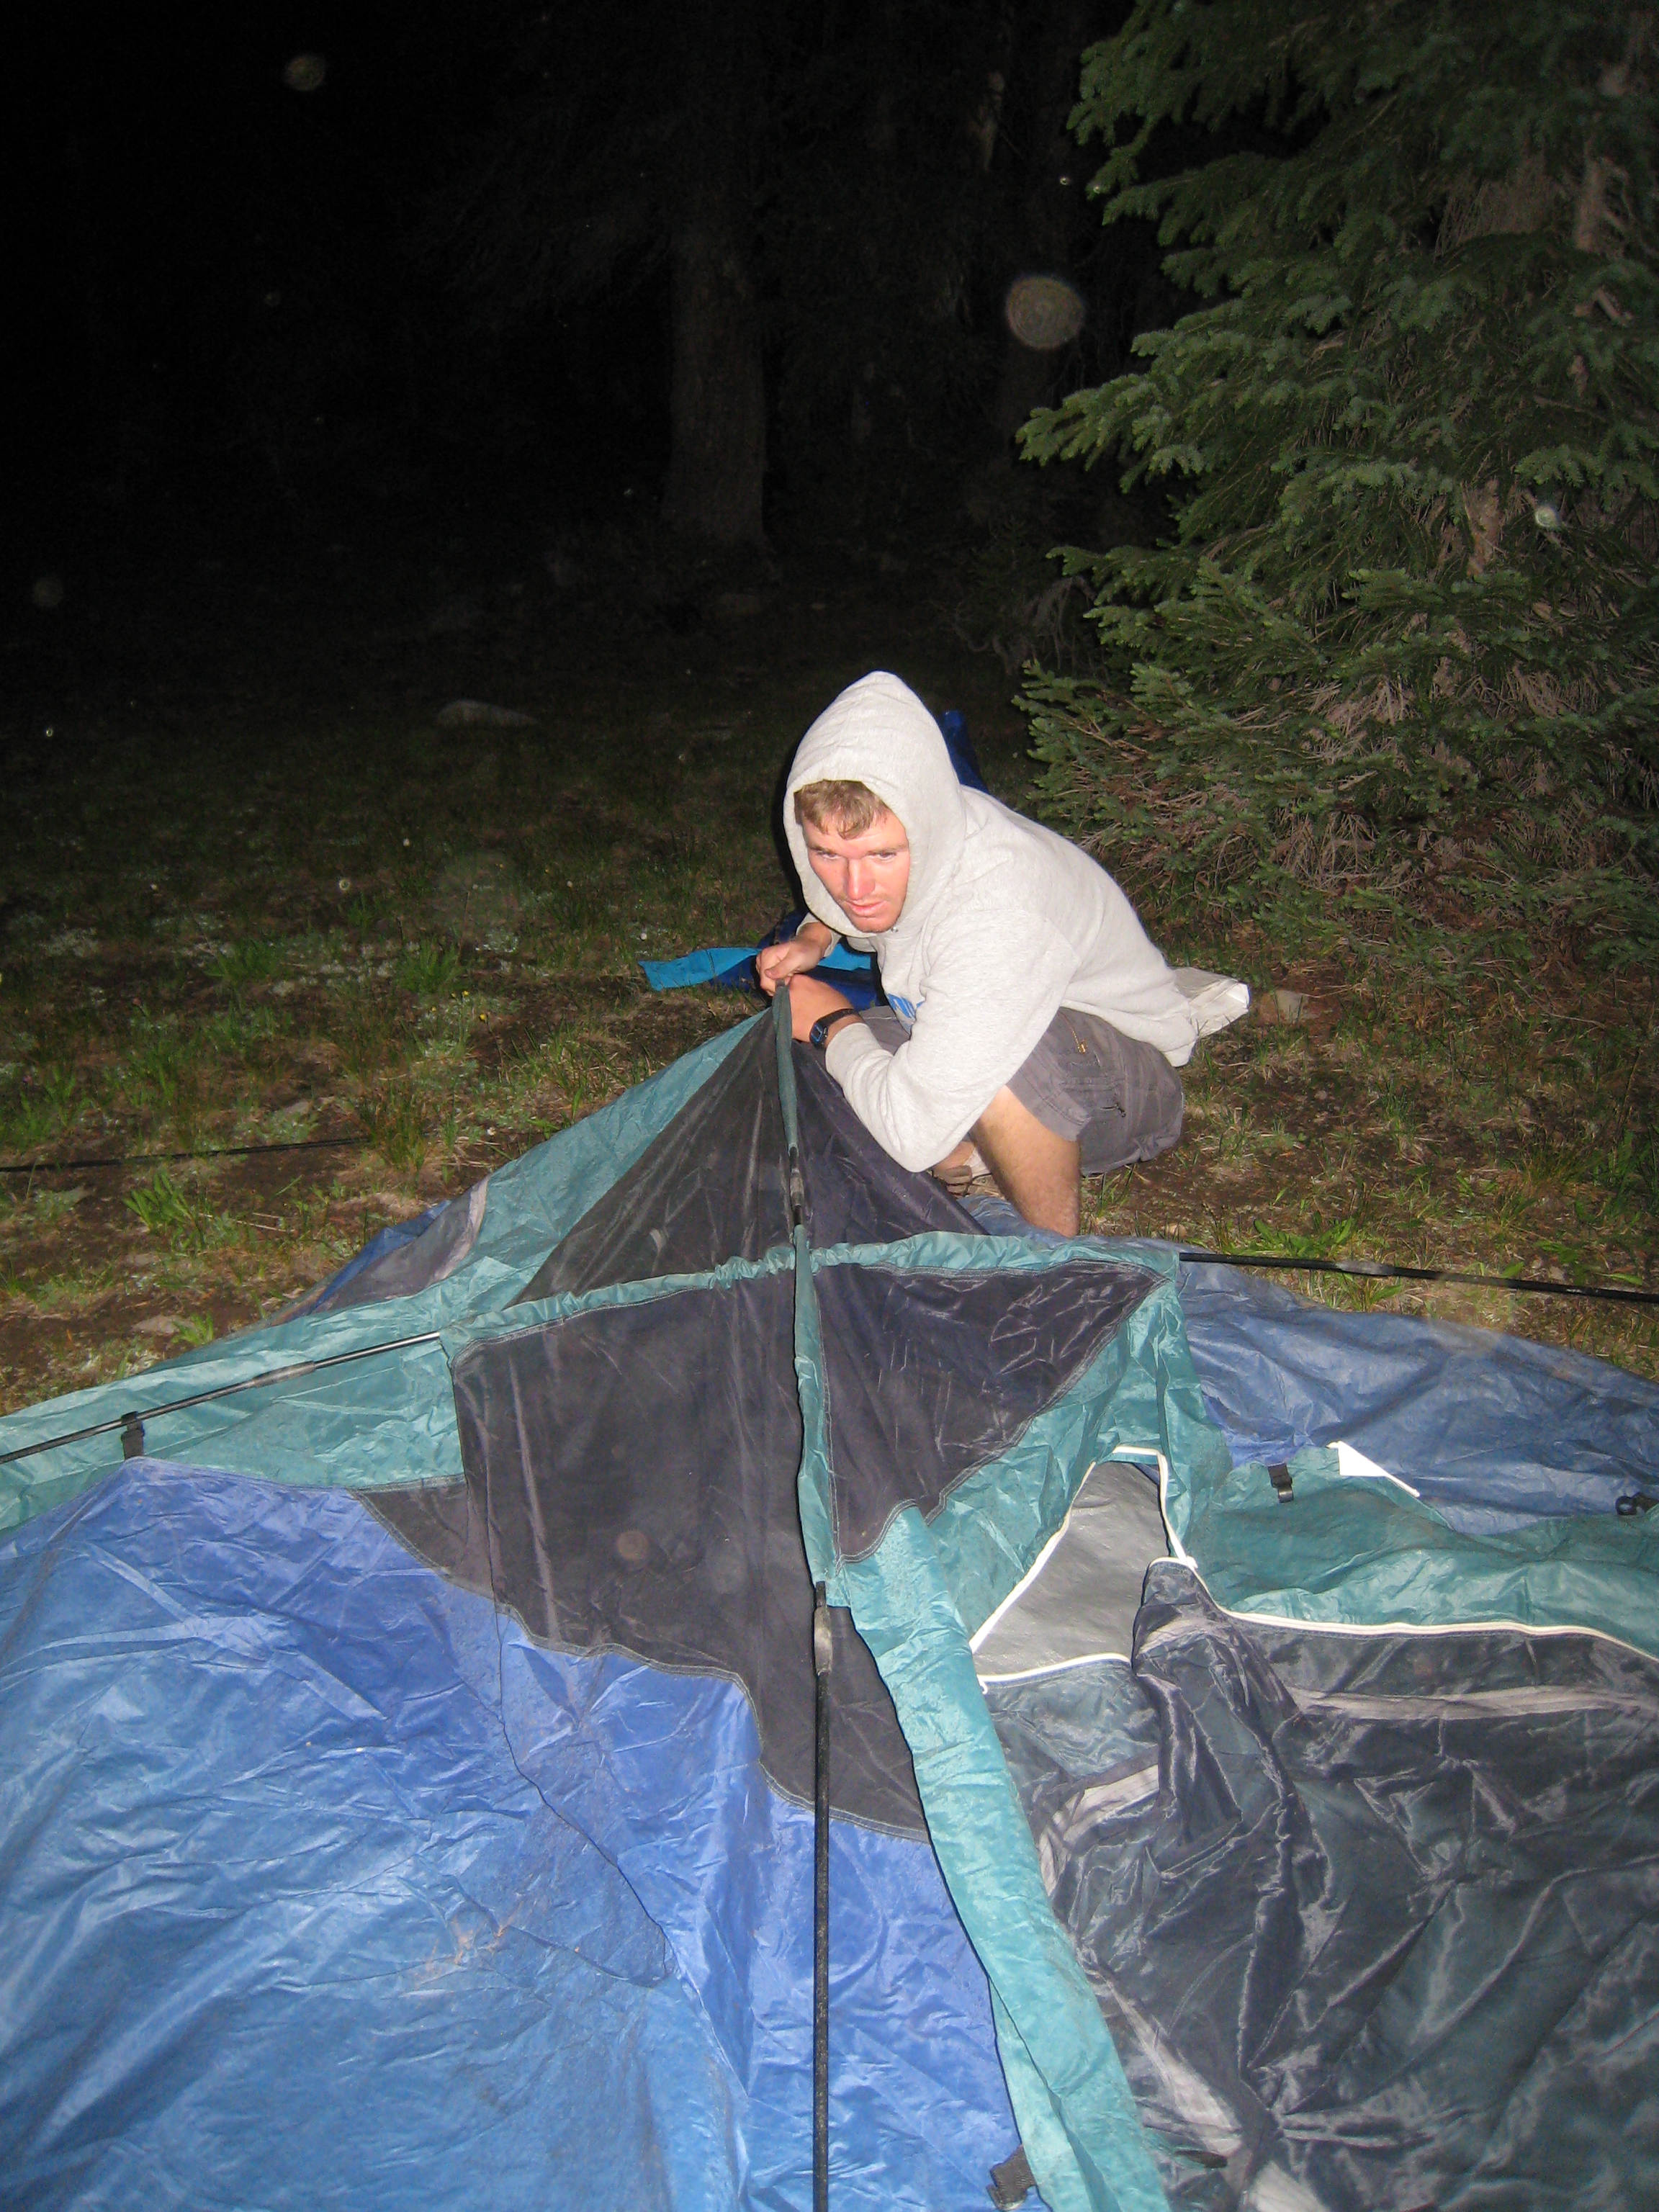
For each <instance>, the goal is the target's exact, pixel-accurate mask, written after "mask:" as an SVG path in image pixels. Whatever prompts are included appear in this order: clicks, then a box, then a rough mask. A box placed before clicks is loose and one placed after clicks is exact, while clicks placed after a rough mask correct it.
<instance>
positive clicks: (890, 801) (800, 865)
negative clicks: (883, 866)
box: [783, 669, 968, 937]
mask: <svg viewBox="0 0 1659 2212" xmlns="http://www.w3.org/2000/svg"><path fill="white" fill-rule="evenodd" d="M830 781H833V782H837V783H862V784H865V785H866V786H867V787H868V788H869V789H870V790H872V791H873V792H874V793H875V794H876V796H877V798H878V799H880V801H881V803H882V805H884V806H885V807H888V808H889V809H890V811H892V812H893V813H895V814H896V815H897V817H898V818H899V820H900V821H901V822H902V823H903V824H904V834H905V836H906V837H907V838H908V840H909V845H910V882H909V886H908V890H906V892H905V895H904V908H903V911H902V913H901V914H900V915H899V918H898V920H897V921H896V923H895V924H894V925H893V929H894V932H897V931H899V930H903V931H907V932H908V930H909V929H910V928H911V927H913V926H914V925H915V923H917V922H919V921H921V919H922V918H923V916H924V915H926V914H927V909H928V908H929V907H930V906H931V905H932V904H933V901H934V899H935V898H936V897H937V896H939V892H940V890H942V889H943V888H944V887H945V885H946V884H948V883H949V882H950V880H951V876H952V875H953V874H954V872H955V871H956V868H957V863H958V861H959V860H961V858H962V848H963V843H964V842H965V841H966V838H967V835H968V819H967V811H966V809H965V808H964V806H963V798H962V786H961V784H960V782H958V781H957V772H956V769H955V768H954V766H953V765H952V764H951V756H950V754H949V752H948V751H947V750H945V739H944V737H943V735H942V734H941V733H940V731H939V724H938V723H937V722H936V721H935V720H933V716H932V715H931V714H929V713H928V711H927V708H926V707H924V706H923V705H922V703H921V700H920V699H918V698H917V696H916V695H915V692H914V691H913V690H911V689H910V687H909V685H908V684H902V683H901V682H900V681H899V679H898V678H897V677H896V676H890V675H888V674H887V673H886V671H884V670H882V669H878V670H876V671H875V672H874V673H873V674H872V675H869V676H861V677H860V678H859V680H858V682H857V683H856V684H848V687H847V689H846V690H844V691H843V692H842V694H841V695H840V696H839V697H838V698H836V699H833V700H832V701H831V702H830V703H829V706H827V707H826V708H824V710H823V713H822V714H820V715H819V716H818V718H817V721H816V722H814V723H813V725H812V726H811V729H810V730H808V732H806V735H805V737H804V738H802V739H801V741H800V744H799V749H798V750H797V751H796V754H795V757H794V760H793V763H791V766H790V769H789V779H788V781H787V784H786V785H785V787H784V794H783V827H784V834H785V835H786V836H787V838H788V840H789V850H790V853H791V854H792V855H793V859H794V863H795V866H796V869H797V871H798V872H799V876H800V881H801V889H802V890H803V891H804V892H805V896H806V903H807V905H808V907H809V908H811V911H812V913H813V914H815V915H817V919H818V920H819V921H822V922H823V923H825V924H826V925H827V926H828V927H829V928H831V929H833V930H834V931H836V933H837V935H839V936H842V937H860V936H862V935H863V934H864V933H863V932H862V931H860V928H859V927H858V925H857V924H856V923H855V922H854V921H852V920H851V919H850V918H849V917H848V915H845V914H843V913H842V909H841V908H840V907H838V906H837V905H836V902H835V900H834V899H832V898H831V897H830V896H829V892H828V891H827V890H825V889H824V887H823V884H821V883H820V882H819V881H818V878H817V876H816V875H815V874H814V872H813V870H812V863H811V860H808V858H807V856H806V840H805V837H804V836H802V834H801V826H800V823H799V822H798V821H797V820H796V819H795V793H797V792H798V791H799V789H800V787H801V786H802V785H803V784H808V783H824V782H830Z"/></svg>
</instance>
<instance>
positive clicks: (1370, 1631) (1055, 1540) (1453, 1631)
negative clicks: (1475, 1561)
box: [968, 1441, 1652, 1711]
mask: <svg viewBox="0 0 1659 2212" xmlns="http://www.w3.org/2000/svg"><path fill="white" fill-rule="evenodd" d="M1336 1455H1337V1465H1338V1468H1339V1470H1340V1473H1341V1474H1343V1475H1344V1476H1346V1477H1348V1478H1350V1479H1351V1480H1369V1481H1373V1482H1375V1481H1378V1480H1381V1481H1383V1482H1392V1483H1393V1484H1395V1486H1396V1487H1397V1488H1398V1489H1401V1490H1403V1491H1405V1492H1406V1493H1407V1496H1408V1497H1412V1498H1421V1496H1422V1492H1420V1491H1417V1490H1413V1488H1412V1486H1411V1484H1410V1483H1409V1482H1405V1481H1402V1480H1401V1478H1400V1476H1399V1475H1397V1474H1389V1470H1388V1469H1387V1468H1384V1467H1378V1466H1377V1465H1376V1462H1375V1461H1373V1460H1370V1459H1367V1458H1366V1456H1365V1455H1364V1452H1362V1451H1357V1450H1356V1449H1354V1447H1353V1446H1352V1444H1348V1443H1341V1442H1340V1441H1339V1443H1337V1445H1336ZM1111 1456H1112V1457H1113V1458H1114V1459H1115V1460H1128V1461H1130V1462H1133V1463H1135V1464H1137V1465H1139V1466H1143V1467H1144V1466H1146V1465H1148V1464H1149V1463H1150V1462H1152V1461H1154V1460H1155V1461H1156V1462H1158V1511H1159V1512H1160V1513H1161V1514H1162V1515H1163V1516H1164V1535H1165V1537H1166V1538H1167V1539H1168V1541H1169V1546H1170V1558H1171V1559H1174V1560H1175V1562H1176V1565H1178V1566H1182V1567H1185V1568H1186V1569H1187V1571H1188V1573H1189V1574H1190V1575H1191V1576H1192V1577H1193V1579H1194V1582H1195V1583H1197V1584H1198V1586H1199V1588H1200V1589H1201V1590H1202V1591H1203V1592H1204V1595H1205V1596H1206V1597H1207V1598H1208V1599H1209V1601H1210V1602H1211V1604H1212V1605H1213V1606H1214V1607H1215V1608H1216V1611H1217V1612H1218V1613H1225V1615H1226V1617H1227V1618H1228V1620H1246V1621H1249V1622H1250V1623H1252V1625H1253V1626H1256V1627H1259V1628H1299V1629H1304V1630H1306V1631H1307V1632H1309V1633H1310V1634H1312V1635H1325V1636H1474V1635H1479V1634H1480V1633H1481V1632H1484V1631H1485V1630H1487V1629H1498V1630H1507V1631H1509V1632H1510V1633H1511V1634H1513V1635H1516V1636H1593V1637H1595V1638H1599V1640H1600V1641H1601V1642H1602V1643H1604V1644H1613V1645H1614V1646H1616V1647H1617V1649H1618V1650H1621V1651H1631V1652H1634V1653H1635V1655H1636V1656H1637V1657H1638V1659H1646V1658H1650V1657H1651V1656H1652V1655H1651V1653H1650V1652H1647V1651H1644V1650H1643V1648H1642V1646H1641V1645H1640V1644H1632V1643H1630V1642H1629V1641H1628V1640H1627V1639H1626V1638H1624V1637H1622V1636H1613V1635H1611V1634H1609V1632H1607V1630H1606V1629H1605V1628H1595V1627H1591V1626H1588V1625H1587V1624H1584V1623H1581V1622H1577V1621H1527V1620H1507V1619H1499V1618H1493V1619H1492V1620H1437V1621H1421V1620H1382V1621H1364V1620H1306V1619H1304V1618H1303V1616H1301V1615H1300V1614H1297V1613H1245V1612H1241V1611H1239V1610H1238V1609H1237V1608H1236V1607H1232V1606H1230V1605H1223V1604H1222V1602H1221V1601H1220V1599H1219V1598H1218V1597H1217V1596H1216V1595H1215V1594H1214V1592H1213V1591H1212V1589H1211V1588H1210V1586H1209V1584H1208V1583H1206V1581H1205V1579H1204V1577H1203V1575H1202V1573H1201V1572H1200V1570H1199V1565H1198V1562H1197V1560H1196V1559H1194V1557H1193V1555H1192V1553H1190V1552H1189V1551H1188V1549H1187V1547H1186V1546H1185V1545H1184V1544H1183V1543H1182V1541H1181V1539H1180V1538H1179V1537H1178V1536H1177V1535H1176V1533H1175V1531H1174V1529H1173V1528H1171V1526H1170V1510H1169V1495H1168V1493H1169V1483H1170V1462H1169V1461H1168V1460H1167V1459H1166V1458H1165V1457H1164V1454H1163V1452H1162V1451H1161V1450H1160V1449H1158V1446H1157V1445H1156V1444H1118V1445H1117V1446H1115V1449H1113V1452H1112V1455H1111ZM1100 1464H1101V1462H1099V1461H1098V1460H1097V1461H1096V1462H1094V1463H1093V1465H1092V1466H1091V1468H1089V1470H1088V1473H1087V1474H1085V1476H1084V1478H1083V1480H1084V1482H1086V1481H1087V1480H1088V1479H1089V1475H1090V1474H1093V1472H1094V1468H1095V1467H1097V1466H1099V1465H1100ZM1082 1487H1083V1484H1082V1483H1079V1486H1078V1488H1079V1492H1081V1490H1082ZM1073 1510H1074V1509H1073V1508H1072V1507H1070V1506H1068V1507H1067V1508H1066V1518H1065V1519H1064V1520H1063V1521H1062V1522H1060V1526H1059V1528H1056V1529H1055V1531H1054V1534H1053V1535H1052V1536H1050V1538H1049V1539H1048V1542H1047V1543H1046V1544H1045V1545H1044V1546H1043V1547H1042V1550H1041V1551H1040V1552H1039V1553H1037V1555H1036V1559H1035V1560H1034V1561H1033V1562H1032V1564H1031V1565H1030V1568H1029V1569H1028V1570H1027V1571H1026V1572H1025V1573H1024V1575H1022V1576H1021V1577H1020V1578H1019V1580H1018V1582H1017V1583H1015V1585H1014V1587H1013V1588H1012V1589H1011V1590H1010V1591H1009V1593H1008V1595H1007V1596H1006V1598H1004V1599H1003V1601H1002V1602H1001V1604H1000V1606H998V1607H997V1608H996V1610H995V1612H994V1613H991V1614H990V1615H989V1616H988V1618H987V1620H985V1621H984V1622H983V1624H982V1625H981V1627H980V1628H979V1629H978V1630H977V1631H976V1632H975V1634H974V1635H973V1636H972V1637H970V1638H969V1647H968V1648H969V1650H970V1651H977V1650H979V1647H980V1645H981V1644H983V1643H984V1641H985V1640H986V1638H987V1637H988V1636H989V1635H990V1633H991V1632H992V1630H993V1629H994V1628H995V1626H996V1625H997V1623H998V1622H999V1621H1000V1620H1001V1619H1002V1616H1003V1615H1004V1613H1006V1612H1007V1611H1008V1610H1009V1608H1010V1607H1012V1606H1013V1605H1015V1604H1016V1603H1018V1600H1019V1599H1020V1598H1021V1597H1022V1596H1024V1593H1025V1592H1026V1591H1027V1590H1028V1589H1030V1587H1031V1585H1032V1583H1034V1582H1036V1579H1037V1577H1038V1576H1039V1575H1041V1574H1042V1571H1043V1569H1044V1568H1045V1567H1046V1566H1047V1565H1048V1562H1049V1560H1050V1559H1052V1557H1053V1556H1054V1552H1055V1551H1056V1550H1057V1549H1058V1547H1059V1546H1060V1541H1061V1540H1062V1538H1063V1537H1064V1536H1065V1534H1066V1530H1067V1528H1070V1526H1071V1523H1072V1513H1073ZM1128 1664H1129V1655H1128V1654H1127V1652H1124V1651H1085V1652H1083V1653H1081V1654H1080V1655H1079V1656H1075V1657H1073V1658H1070V1659H1056V1660H1054V1662H1052V1663H1051V1664H1049V1665H1048V1666H1046V1667H1027V1668H1022V1669H1021V1670H1020V1671H1018V1673H1016V1674H981V1676H980V1678H979V1679H980V1682H981V1686H984V1685H986V1684H988V1683H993V1682H1036V1681H1041V1680H1043V1679H1044V1678H1045V1677H1046V1676H1048V1675H1050V1674H1068V1673H1070V1672H1071V1670H1072V1669H1073V1668H1077V1667H1097V1666H1101V1665H1115V1666H1119V1667H1127V1665H1128ZM1390 1710H1391V1711H1397V1710H1398V1708H1397V1707H1391V1708H1390Z"/></svg>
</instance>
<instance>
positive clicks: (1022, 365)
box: [995, 0, 1092, 453]
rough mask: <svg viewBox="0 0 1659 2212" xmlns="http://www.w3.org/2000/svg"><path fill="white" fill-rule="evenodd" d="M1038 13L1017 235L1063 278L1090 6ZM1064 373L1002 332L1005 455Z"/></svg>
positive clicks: (1064, 5)
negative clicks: (1070, 126)
mask: <svg viewBox="0 0 1659 2212" xmlns="http://www.w3.org/2000/svg"><path fill="white" fill-rule="evenodd" d="M1036 13H1037V15H1038V21H1037V24H1036V27H1035V29H1034V30H1033V32H1032V33H1030V35H1031V37H1032V39H1033V42H1034V44H1035V46H1036V55H1035V58H1034V62H1033V65H1032V69H1031V77H1032V80H1033V82H1032V88H1031V96H1030V111H1031V124H1030V155H1029V158H1028V161H1027V167H1026V175H1025V191H1024V197H1023V201H1022V204H1021V208H1020V216H1021V228H1022V229H1023V231H1024V256H1025V266H1026V268H1027V269H1030V270H1062V271H1063V270H1065V269H1066V266H1067V265H1068V264H1069V263H1070V260H1071V258H1072V248H1073V240H1074V238H1075V234H1076V232H1077V228H1078V223H1079V211H1080V210H1081V208H1082V204H1083V196H1082V193H1081V191H1080V190H1079V189H1077V188H1076V187H1075V186H1074V185H1072V184H1065V185H1062V183H1061V182H1060V179H1062V178H1063V177H1065V178H1070V177H1072V176H1073V173H1076V172H1077V170H1078V166H1079V163H1080V162H1082V161H1085V159H1086V156H1085V154H1084V152H1083V149H1081V148H1080V147H1079V145H1078V144H1077V143H1076V141H1075V140H1074V139H1073V137H1072V135H1071V133H1070V131H1068V130H1067V129H1066V122H1067V119H1068V118H1069V117H1070V115H1071V112H1072V108H1073V104H1074V102H1075V101H1076V99H1077V94H1078V75H1079V68H1080V66H1081V62H1082V55H1083V49H1084V47H1085V45H1086V44H1087V42H1088V35H1089V24H1090V17H1091V13H1092V9H1091V4H1090V0H1048V4H1047V5H1046V6H1044V7H1042V9H1039V10H1037V11H1036ZM1015 273H1017V272H1015V271H1014V270H1010V271H1009V274H1010V275H1011V276H1012V275H1014V274H1015ZM1064 368H1065V356H1064V355H1061V354H1051V353H1034V352H1033V351H1032V350H1031V349H1030V347H1029V346H1023V345H1022V344H1021V343H1020V342H1019V340H1018V338H1017V337H1015V336H1014V334H1013V332H1012V331H1005V333H1004V335H1003V349H1002V375H1001V379H1000V383H999V386H998V389H997V398H996V416H995V420H996V431H997V442H998V444H999V445H1000V447H1001V448H1002V450H1003V451H1004V452H1005V453H1006V452H1007V451H1008V449H1009V447H1010V446H1011V444H1012V441H1013V439H1014V436H1015V435H1016V433H1017V432H1018V429H1019V427H1020V425H1021V423H1022V422H1024V420H1025V418H1026V416H1028V415H1029V414H1030V411H1031V410H1032V409H1033V408H1034V407H1042V406H1046V405H1047V404H1049V403H1050V402H1051V401H1052V400H1053V399H1054V398H1055V397H1056V395H1057V391H1058V387H1059V385H1060V380H1061V378H1062V375H1063V373H1064Z"/></svg>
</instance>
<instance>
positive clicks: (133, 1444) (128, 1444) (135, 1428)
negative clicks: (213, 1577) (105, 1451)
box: [0, 1328, 441, 1467]
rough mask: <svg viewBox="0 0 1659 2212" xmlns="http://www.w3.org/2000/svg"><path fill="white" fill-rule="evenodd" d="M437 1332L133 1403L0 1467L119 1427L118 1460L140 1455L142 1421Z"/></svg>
mask: <svg viewBox="0 0 1659 2212" xmlns="http://www.w3.org/2000/svg"><path fill="white" fill-rule="evenodd" d="M440 1334H441V1332H440V1331H439V1330H437V1329H435V1328H428V1329H423V1330H422V1332H421V1334H419V1335H418V1336H397V1337H393V1338H392V1340H391V1342H390V1343H387V1344H359V1345H354V1346H352V1348H351V1349H350V1350H349V1352H324V1353H323V1354H322V1355H321V1356H320V1357H319V1358H315V1359H291V1360H289V1362H288V1363H287V1364H286V1365H284V1366H282V1367H268V1368H265V1369H264V1370H262V1371H261V1372H260V1373H259V1374H258V1375H241V1376H238V1377H237V1378H236V1380H235V1381H234V1383H214V1384H213V1385H212V1386H211V1387H210V1389H206V1390H193V1391H192V1392H191V1395H189V1396H188V1397H187V1398H169V1399H168V1400H167V1401H166V1403H165V1404H163V1405H160V1406H144V1407H135V1408H134V1409H133V1410H131V1412H128V1413H117V1414H116V1415H115V1416H114V1417H113V1418H112V1419H110V1420H107V1421H92V1422H89V1423H88V1425H87V1426H86V1427H85V1428H84V1429H70V1430H68V1431H66V1432H65V1433H64V1435H62V1436H59V1437H39V1438H37V1439H36V1441H35V1442H34V1443H32V1444H21V1445H20V1446H19V1447H18V1448H17V1449H16V1450H15V1451H9V1452H0V1467H10V1466H12V1465H13V1464H14V1463H15V1462H16V1461H18V1460H20V1459H33V1458H34V1456H35V1455H36V1454H37V1453H39V1452H49V1451H56V1450H57V1449H58V1447H59V1446H60V1445H62V1444H78V1443H84V1442H85V1441H86V1439H87V1438H88V1437H105V1436H113V1435H114V1434H115V1432H116V1431H117V1430H119V1431H120V1433H121V1456H122V1457H123V1459H142V1458H143V1455H144V1424H145V1422H146V1421H159V1420H160V1419H161V1416H162V1415H163V1414H164V1413H185V1412H187V1411H188V1410H189V1409H190V1407H192V1406H209V1405H211V1404H212V1403H213V1402H214V1401H215V1400H216V1399H219V1398H234V1397H235V1396H236V1395H238V1393H239V1392H240V1391H243V1390H258V1389H260V1388H261V1387H262V1385H264V1383H292V1382H295V1381H296V1380H297V1379H298V1377H300V1376H302V1375H319V1374H321V1372H322V1371H323V1370H324V1369H325V1367H344V1366H346V1365H347V1364H349V1362H350V1361H352V1360H354V1359H373V1358H374V1357H375V1355H376V1354H377V1353H378V1352H407V1351H409V1350H410V1348H411V1347H412V1346H415V1345H417V1344H436V1343H437V1342H438V1341H439V1339H440Z"/></svg>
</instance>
